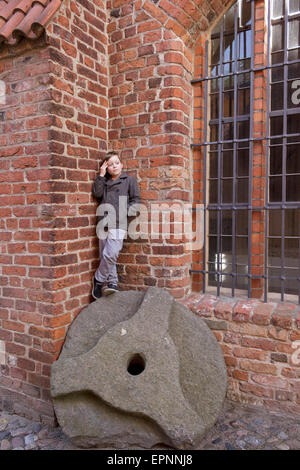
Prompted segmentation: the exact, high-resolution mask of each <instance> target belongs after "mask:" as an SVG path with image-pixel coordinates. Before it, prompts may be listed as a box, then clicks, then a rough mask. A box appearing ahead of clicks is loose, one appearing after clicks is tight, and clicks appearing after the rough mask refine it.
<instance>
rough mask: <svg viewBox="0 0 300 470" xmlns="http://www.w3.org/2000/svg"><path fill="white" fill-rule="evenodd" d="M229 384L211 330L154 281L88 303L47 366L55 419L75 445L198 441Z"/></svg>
mask: <svg viewBox="0 0 300 470" xmlns="http://www.w3.org/2000/svg"><path fill="white" fill-rule="evenodd" d="M225 392H226V368H225V363H224V359H223V355H222V352H221V349H220V347H219V345H218V343H217V340H216V338H215V336H214V335H213V333H212V332H211V331H210V329H209V328H208V326H207V325H206V323H205V322H204V321H203V320H201V319H200V318H199V317H197V316H196V315H195V314H193V313H192V312H191V311H190V310H189V309H188V308H186V307H185V306H183V305H181V304H180V303H178V302H176V301H175V300H174V299H173V297H171V295H170V294H169V293H168V292H167V291H165V290H164V289H158V288H154V287H150V288H149V289H148V290H147V291H146V292H136V291H126V292H116V293H115V294H113V295H111V296H108V297H104V298H101V299H99V300H97V301H95V302H93V303H92V304H90V305H89V306H88V307H86V308H84V309H83V310H82V311H81V312H80V314H79V315H78V316H77V318H76V319H75V320H74V322H73V323H72V325H71V326H70V328H69V331H68V334H67V337H66V341H65V344H64V347H63V349H62V352H61V354H60V357H59V359H58V360H57V361H56V362H54V363H53V365H52V371H51V394H52V397H53V400H54V407H55V412H56V416H57V419H58V422H59V424H60V426H61V427H62V429H63V431H64V432H65V434H66V435H67V436H68V437H69V438H70V439H71V440H72V442H73V443H74V444H75V445H77V446H81V447H111V446H112V447H115V448H119V449H120V448H126V447H130V446H140V447H144V448H151V447H153V446H154V445H156V444H165V445H167V446H171V447H175V448H180V449H191V448H195V447H196V446H197V444H198V443H199V442H200V440H201V438H202V437H203V435H204V434H205V433H206V432H207V430H208V429H209V428H211V427H212V426H213V424H214V423H215V421H216V419H217V417H218V415H219V413H220V411H221V408H222V404H223V400H224V397H225Z"/></svg>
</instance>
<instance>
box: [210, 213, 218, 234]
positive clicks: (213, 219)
mask: <svg viewBox="0 0 300 470" xmlns="http://www.w3.org/2000/svg"><path fill="white" fill-rule="evenodd" d="M217 232H218V225H217V211H209V233H210V234H212V235H214V234H217Z"/></svg>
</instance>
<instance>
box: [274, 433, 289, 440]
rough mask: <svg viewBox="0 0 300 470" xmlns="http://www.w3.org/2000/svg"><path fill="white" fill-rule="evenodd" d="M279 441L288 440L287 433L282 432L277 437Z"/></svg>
mask: <svg viewBox="0 0 300 470" xmlns="http://www.w3.org/2000/svg"><path fill="white" fill-rule="evenodd" d="M277 437H278V439H287V438H288V437H289V436H288V435H287V434H286V433H285V432H280V433H279V434H278V435H277Z"/></svg>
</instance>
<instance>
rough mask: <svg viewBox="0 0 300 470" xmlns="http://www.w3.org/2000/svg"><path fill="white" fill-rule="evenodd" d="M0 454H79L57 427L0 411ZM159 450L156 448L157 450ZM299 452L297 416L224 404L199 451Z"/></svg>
mask: <svg viewBox="0 0 300 470" xmlns="http://www.w3.org/2000/svg"><path fill="white" fill-rule="evenodd" d="M0 448H1V450H78V449H79V448H78V447H75V446H74V445H72V443H71V442H70V440H69V439H68V438H67V437H66V436H65V434H64V433H63V431H62V430H61V428H60V427H50V426H48V425H43V424H41V423H37V422H34V421H29V420H28V419H26V418H23V417H20V416H17V415H15V414H9V413H7V412H1V411H0ZM157 449H159V447H157ZM200 449H204V450H260V449H265V450H300V416H298V417H293V416H285V415H282V414H275V413H271V412H268V411H266V410H265V409H264V408H257V407H255V408H254V407H247V406H243V405H240V404H236V403H232V402H229V401H226V402H225V404H224V407H223V410H222V413H221V414H220V417H219V419H218V420H217V422H216V424H215V426H214V427H213V428H212V429H211V430H210V431H209V432H208V433H207V434H206V436H205V437H204V439H203V440H202V442H201V445H200V446H199V450H200Z"/></svg>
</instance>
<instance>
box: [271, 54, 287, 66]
mask: <svg viewBox="0 0 300 470" xmlns="http://www.w3.org/2000/svg"><path fill="white" fill-rule="evenodd" d="M283 60H284V54H283V52H274V53H273V54H272V64H281V63H282V62H283Z"/></svg>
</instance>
